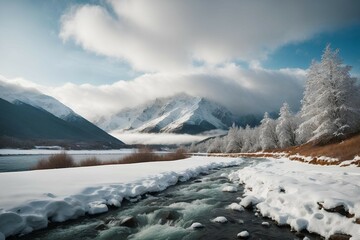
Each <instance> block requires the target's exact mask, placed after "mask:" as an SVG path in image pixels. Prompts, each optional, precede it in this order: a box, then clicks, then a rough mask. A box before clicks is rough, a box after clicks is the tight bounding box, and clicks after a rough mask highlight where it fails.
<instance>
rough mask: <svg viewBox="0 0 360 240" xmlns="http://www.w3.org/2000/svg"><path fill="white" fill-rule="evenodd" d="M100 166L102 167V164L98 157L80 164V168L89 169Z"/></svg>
mask: <svg viewBox="0 0 360 240" xmlns="http://www.w3.org/2000/svg"><path fill="white" fill-rule="evenodd" d="M98 165H102V162H101V161H100V160H99V159H97V158H96V157H91V158H87V159H85V160H82V161H81V162H80V164H79V167H89V166H98Z"/></svg>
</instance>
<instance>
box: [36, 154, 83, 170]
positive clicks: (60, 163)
mask: <svg viewBox="0 0 360 240" xmlns="http://www.w3.org/2000/svg"><path fill="white" fill-rule="evenodd" d="M75 166H76V164H75V163H74V159H73V158H72V157H71V156H70V155H68V154H67V153H65V152H62V153H59V154H54V155H51V156H50V157H49V158H48V159H42V160H40V161H39V162H38V164H37V165H36V166H35V167H34V169H54V168H69V167H75Z"/></svg>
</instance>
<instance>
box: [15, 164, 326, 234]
mask: <svg viewBox="0 0 360 240" xmlns="http://www.w3.org/2000/svg"><path fill="white" fill-rule="evenodd" d="M245 165H248V164H247V163H245V164H244V165H243V166H240V167H231V168H224V169H217V170H213V171H211V172H209V174H207V175H201V176H199V177H197V178H196V179H192V180H190V181H188V182H185V183H179V184H176V185H175V186H172V187H169V188H168V189H166V190H165V191H163V192H160V193H153V194H146V195H144V196H141V197H139V198H137V199H128V200H125V201H123V203H122V206H121V207H120V208H116V209H111V210H110V211H109V212H107V213H104V214H99V215H96V216H85V217H83V218H80V219H77V220H72V221H69V222H65V223H60V224H58V223H56V224H50V226H49V228H47V229H44V230H40V231H36V232H34V233H31V234H29V235H25V236H23V237H16V238H12V239H23V240H28V239H47V240H57V239H66V240H73V239H103V240H106V239H109V240H110V239H119V240H121V239H137V240H145V239H148V240H154V239H157V240H161V239H164V240H165V239H167V240H177V239H184V240H192V239H194V240H195V239H215V240H218V239H238V238H237V234H238V233H239V232H241V231H244V230H246V231H248V232H249V234H250V236H249V237H248V239H303V238H304V237H305V236H307V237H308V238H309V239H322V238H321V237H319V236H317V235H312V234H309V233H295V232H292V231H290V228H289V227H278V226H277V225H276V223H275V222H273V221H271V220H270V219H266V218H263V217H261V216H260V215H259V214H258V213H256V210H244V211H235V210H232V209H228V208H227V207H228V206H229V205H230V204H231V203H239V202H240V199H239V197H241V196H242V194H243V186H241V185H239V184H238V183H232V182H229V180H228V179H227V177H226V176H227V174H229V173H230V172H232V171H236V170H237V169H239V168H241V167H244V166H245ZM225 186H234V187H237V189H238V191H237V192H232V193H230V192H223V191H222V189H223V188H224V187H225ZM218 216H224V217H226V218H227V220H228V222H227V223H217V222H213V221H212V219H214V218H215V217H218ZM194 222H199V223H201V224H202V225H203V228H199V229H192V228H189V227H190V226H191V224H192V223H194ZM263 222H268V223H269V225H268V226H267V225H264V224H263Z"/></svg>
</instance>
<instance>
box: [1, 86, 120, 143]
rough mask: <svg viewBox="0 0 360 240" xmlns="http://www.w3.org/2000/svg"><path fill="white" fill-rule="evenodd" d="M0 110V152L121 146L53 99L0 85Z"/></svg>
mask: <svg viewBox="0 0 360 240" xmlns="http://www.w3.org/2000/svg"><path fill="white" fill-rule="evenodd" d="M0 110H1V113H2V114H1V116H0V148H6V147H10V148H11V147H26V148H31V147H34V146H36V145H38V144H41V145H59V146H63V147H66V148H72V149H83V148H87V149H90V148H96V149H108V148H120V147H124V146H125V144H124V143H123V142H121V141H120V140H119V139H117V138H115V137H113V136H111V135H109V134H108V133H106V132H105V131H103V130H102V129H100V128H98V127H97V126H95V125H94V124H93V123H91V122H89V121H88V120H86V119H85V118H83V117H81V116H80V115H78V114H77V113H75V112H74V111H73V110H71V109H70V108H69V107H67V106H66V105H64V104H62V103H61V102H59V101H58V100H56V99H55V98H53V97H50V96H47V95H45V94H42V93H41V92H39V91H34V90H32V89H26V88H21V87H17V86H15V85H13V84H9V83H4V82H2V81H0Z"/></svg>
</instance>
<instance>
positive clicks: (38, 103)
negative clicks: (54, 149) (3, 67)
mask: <svg viewBox="0 0 360 240" xmlns="http://www.w3.org/2000/svg"><path fill="white" fill-rule="evenodd" d="M0 98H2V99H4V100H6V101H8V102H11V103H14V102H15V101H21V102H23V103H26V104H29V105H31V106H34V107H37V108H42V109H44V110H45V111H47V112H49V113H51V114H53V115H55V116H56V117H59V118H62V119H64V118H66V117H67V116H68V115H77V114H76V113H75V112H74V111H73V110H71V109H70V108H69V107H67V106H65V105H64V104H62V103H61V102H59V101H58V100H56V99H55V98H53V97H50V96H48V95H45V94H42V93H41V92H39V91H37V90H35V89H28V88H20V87H19V86H15V85H12V84H9V83H6V82H3V81H1V78H0Z"/></svg>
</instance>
